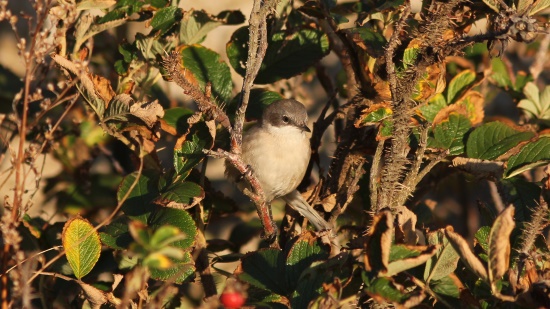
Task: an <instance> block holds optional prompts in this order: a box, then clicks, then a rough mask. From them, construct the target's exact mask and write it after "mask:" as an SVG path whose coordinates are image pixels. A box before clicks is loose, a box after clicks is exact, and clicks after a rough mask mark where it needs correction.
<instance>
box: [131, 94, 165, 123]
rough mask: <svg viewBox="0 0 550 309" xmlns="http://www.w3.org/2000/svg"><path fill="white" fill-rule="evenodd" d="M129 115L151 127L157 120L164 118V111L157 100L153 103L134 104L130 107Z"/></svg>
mask: <svg viewBox="0 0 550 309" xmlns="http://www.w3.org/2000/svg"><path fill="white" fill-rule="evenodd" d="M130 113H131V114H132V115H134V116H136V117H138V118H139V119H141V120H143V122H145V124H147V126H149V127H152V126H153V125H154V124H155V123H156V122H157V121H158V120H159V118H162V117H164V109H163V108H162V105H160V104H159V103H158V101H157V100H155V101H153V102H136V103H134V104H133V105H132V106H130Z"/></svg>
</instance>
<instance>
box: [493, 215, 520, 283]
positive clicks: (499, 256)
mask: <svg viewBox="0 0 550 309" xmlns="http://www.w3.org/2000/svg"><path fill="white" fill-rule="evenodd" d="M515 226H516V223H515V222H514V206H508V207H507V208H506V209H505V210H504V211H502V212H501V213H500V215H498V217H497V218H496V220H495V223H493V226H492V227H491V232H490V233H489V252H488V254H489V281H490V282H491V284H493V283H495V282H496V281H497V280H499V279H500V278H502V276H504V274H505V273H506V271H508V266H509V264H510V250H511V244H510V234H511V233H512V230H513V229H514V227H515Z"/></svg>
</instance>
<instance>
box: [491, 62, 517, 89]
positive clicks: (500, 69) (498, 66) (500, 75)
mask: <svg viewBox="0 0 550 309" xmlns="http://www.w3.org/2000/svg"><path fill="white" fill-rule="evenodd" d="M491 68H492V71H493V72H492V73H491V78H492V79H493V80H494V81H495V82H496V84H497V86H499V87H502V88H505V89H508V88H510V89H511V88H514V85H512V80H511V79H510V75H508V69H507V68H506V65H505V64H504V62H503V61H502V60H501V59H500V58H496V57H495V58H493V59H491Z"/></svg>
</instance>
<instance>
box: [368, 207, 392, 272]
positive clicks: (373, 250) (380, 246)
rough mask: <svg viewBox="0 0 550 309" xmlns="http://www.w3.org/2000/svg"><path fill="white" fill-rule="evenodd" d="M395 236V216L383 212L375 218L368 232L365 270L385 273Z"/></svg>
mask: <svg viewBox="0 0 550 309" xmlns="http://www.w3.org/2000/svg"><path fill="white" fill-rule="evenodd" d="M392 235H393V215H392V214H391V212H390V211H389V210H383V211H381V212H379V213H378V214H376V215H375V216H374V218H373V221H372V225H371V227H370V229H369V231H368V232H367V240H366V242H365V269H366V270H368V271H373V272H375V273H377V272H385V271H386V270H387V268H388V262H389V259H390V250H391V242H392Z"/></svg>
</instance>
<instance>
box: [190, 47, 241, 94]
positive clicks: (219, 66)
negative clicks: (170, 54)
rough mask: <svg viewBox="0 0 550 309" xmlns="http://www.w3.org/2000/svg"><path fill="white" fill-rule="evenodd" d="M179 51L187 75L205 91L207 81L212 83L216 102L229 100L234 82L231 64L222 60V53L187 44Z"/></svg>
mask: <svg viewBox="0 0 550 309" xmlns="http://www.w3.org/2000/svg"><path fill="white" fill-rule="evenodd" d="M179 52H180V57H181V61H182V66H183V70H184V71H186V74H187V76H186V77H187V78H189V79H191V80H190V81H191V82H192V83H196V85H197V86H198V87H199V88H200V89H201V90H202V91H205V89H206V83H210V84H211V87H212V99H213V100H214V101H215V102H218V103H220V104H221V103H224V102H225V103H227V102H229V99H231V91H232V90H233V82H232V80H231V72H230V71H229V66H227V64H226V63H225V62H224V61H222V59H221V58H220V55H219V54H218V53H216V52H214V51H212V50H210V49H208V48H206V47H204V46H201V45H185V46H182V47H181V48H180V49H179ZM189 75H192V76H189Z"/></svg>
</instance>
